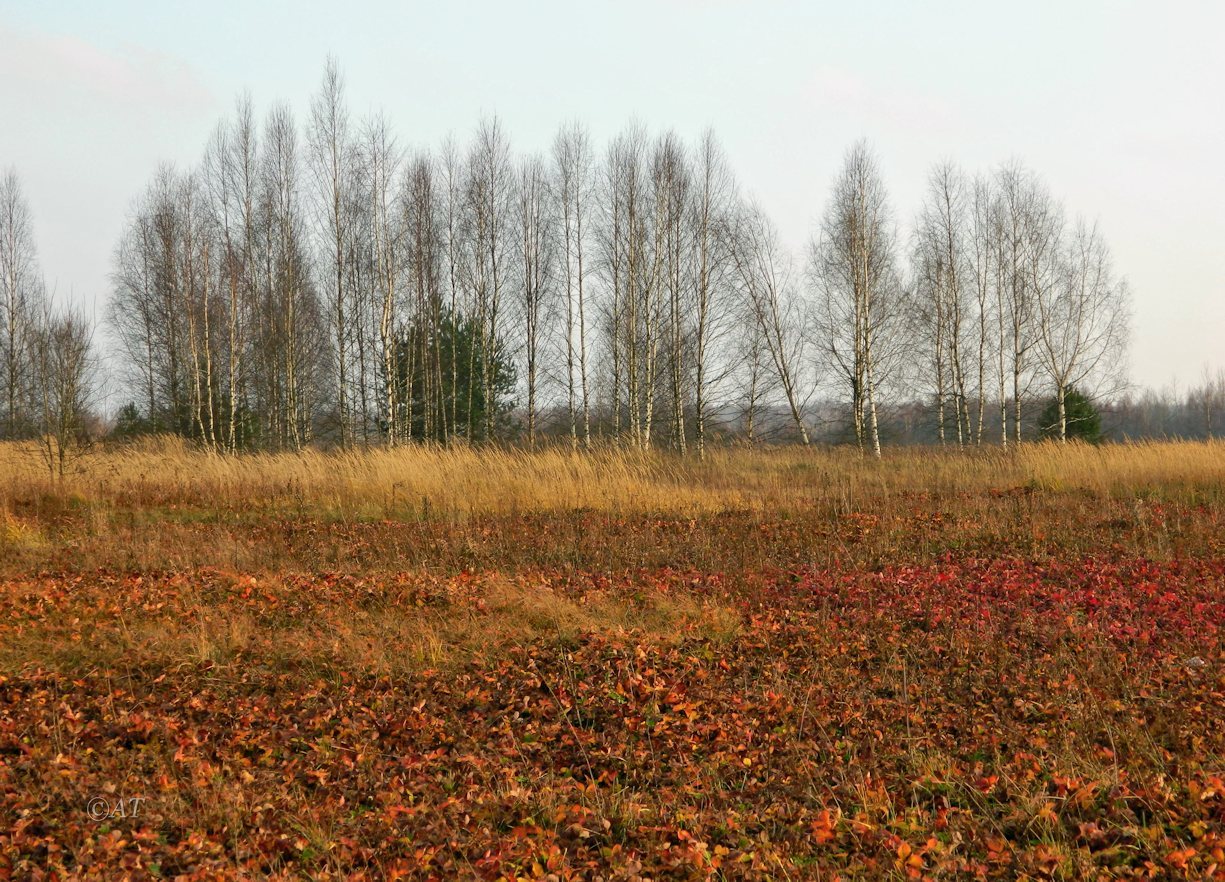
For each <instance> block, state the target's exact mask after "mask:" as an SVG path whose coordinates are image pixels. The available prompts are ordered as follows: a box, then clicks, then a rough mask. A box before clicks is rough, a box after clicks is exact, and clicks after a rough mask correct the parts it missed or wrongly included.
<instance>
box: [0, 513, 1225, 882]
mask: <svg viewBox="0 0 1225 882" xmlns="http://www.w3.org/2000/svg"><path fill="white" fill-rule="evenodd" d="M971 509H972V510H973V514H972V515H971V514H967V512H969V511H970V510H971ZM159 519H160V521H159V523H158V524H156V525H146V526H142V525H141V524H140V523H139V520H138V519H137V518H136V517H135V516H133V517H132V518H131V519H130V520H129V521H125V520H124V518H123V517H116V518H114V519H112V521H111V522H109V523H108V525H107V526H106V528H105V529H92V528H91V527H90V525H89V523H88V522H87V519H86V518H84V517H83V516H81V515H80V514H74V513H73V512H71V511H63V512H54V513H51V514H48V513H46V512H43V513H42V514H39V513H37V512H35V513H33V514H30V515H29V516H28V517H27V520H26V522H27V523H30V524H40V525H41V526H40V527H39V529H40V530H41V533H40V539H39V541H38V542H30V543H27V545H26V547H25V548H24V549H23V550H21V551H20V553H14V554H13V555H12V556H11V557H10V558H9V560H8V561H7V562H6V563H5V564H4V566H3V569H2V570H0V578H2V579H3V589H2V591H0V878H14V879H50V878H58V879H66V878H90V879H106V880H112V879H120V878H132V879H141V878H187V879H217V878H233V879H249V878H369V879H393V878H407V879H440V880H442V879H456V878H475V879H488V880H495V879H606V880H612V879H625V880H631V879H657V880H662V879H826V880H828V879H836V878H842V879H855V878H897V879H906V878H911V879H924V878H930V879H1014V878H1034V879H1042V878H1064V879H1071V878H1114V877H1120V878H1137V879H1166V878H1186V879H1203V878H1214V877H1218V878H1219V877H1225V759H1223V758H1225V637H1223V634H1222V626H1223V625H1225V539H1223V536H1222V532H1223V531H1222V526H1223V525H1222V519H1221V500H1220V496H1219V495H1217V496H1211V497H1209V498H1207V500H1205V498H1204V497H1203V496H1200V497H1199V498H1197V499H1190V500H1189V499H1183V500H1168V499H1167V500H1164V501H1160V502H1157V501H1153V500H1151V499H1142V498H1140V497H1139V496H1137V497H1134V498H1099V497H1092V496H1086V495H1085V494H1077V493H1073V492H1062V491H1060V492H1054V491H1051V492H1046V493H1035V494H1031V493H1029V492H1028V491H1026V492H1024V493H1012V492H1007V493H1004V492H994V493H993V492H988V491H984V492H983V493H982V494H981V495H980V496H976V497H973V498H970V497H958V498H942V497H939V496H932V495H917V496H915V497H913V498H911V499H909V500H908V501H906V502H905V503H904V504H903V503H899V501H898V500H897V499H892V500H889V501H888V503H887V504H885V503H884V502H882V503H881V504H879V505H875V506H874V505H873V504H871V503H865V504H864V505H863V506H862V508H856V509H855V510H853V511H843V512H833V511H826V510H818V509H816V508H814V509H812V510H803V509H799V508H797V509H795V510H791V511H788V512H785V513H784V512H780V513H777V514H773V515H771V514H763V513H762V512H734V511H729V512H724V513H712V514H705V515H698V516H695V517H676V516H659V515H650V514H640V515H633V514H631V515H621V514H618V515H614V514H610V513H599V512H592V511H586V512H583V511H573V512H566V513H553V514H517V515H504V514H499V515H496V516H495V515H491V516H488V517H483V518H472V519H466V520H463V521H462V522H461V521H448V522H430V521H428V520H420V519H419V520H414V521H403V522H399V521H395V520H368V521H361V522H356V521H350V522H345V521H339V520H334V519H321V518H317V517H312V516H310V515H306V514H301V515H293V516H289V515H284V514H282V515H278V516H277V517H275V518H274V517H272V516H268V517H254V518H245V519H243V518H236V517H235V518H215V519H209V518H204V517H199V516H193V517H187V516H176V515H174V514H167V513H166V512H162V513H160V515H159Z"/></svg>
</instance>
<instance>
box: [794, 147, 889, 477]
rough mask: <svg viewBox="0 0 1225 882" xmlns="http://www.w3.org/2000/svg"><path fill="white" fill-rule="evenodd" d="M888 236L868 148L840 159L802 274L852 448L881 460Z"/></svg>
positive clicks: (875, 168) (884, 208)
mask: <svg viewBox="0 0 1225 882" xmlns="http://www.w3.org/2000/svg"><path fill="white" fill-rule="evenodd" d="M894 239H895V233H894V228H893V220H892V217H891V215H890V211H889V203H888V199H887V196H886V193H885V187H884V183H883V182H882V181H881V177H880V170H879V168H878V166H877V163H876V158H875V156H873V154H872V152H871V150H870V149H869V147H868V145H867V143H866V142H864V141H860V142H858V143H857V144H855V146H853V147H852V148H851V150H850V151H849V152H848V153H847V156H846V162H845V164H844V166H843V170H842V172H841V174H840V175H839V176H838V178H837V179H836V180H835V182H834V191H833V196H832V198H831V200H830V204H829V207H828V208H827V209H826V213H825V218H824V221H823V223H822V227H821V235H820V238H819V239H818V240H816V241H814V242H813V243H812V246H811V249H810V258H809V274H810V278H811V279H812V281H813V282H814V283H815V287H816V290H817V305H816V306H817V323H816V333H817V340H818V345H819V346H820V347H821V348H822V350H823V352H824V355H825V360H826V362H827V364H828V366H829V367H830V368H831V369H832V370H833V371H834V372H835V373H836V374H837V375H838V376H839V377H841V378H842V379H843V382H845V384H846V385H847V387H848V389H849V392H850V396H851V410H852V419H853V423H854V428H855V441H856V443H857V444H858V445H859V448H860V450H863V449H864V447H865V446H866V445H869V444H870V445H871V448H872V452H873V453H874V454H876V455H877V456H880V428H879V424H880V420H879V413H878V392H879V390H880V386H881V383H882V380H883V379H884V376H885V373H886V369H887V365H888V356H890V355H892V354H893V349H894V347H895V346H896V344H897V342H898V340H897V338H896V336H893V335H894V334H895V333H896V327H897V321H898V317H899V315H898V313H899V302H898V301H899V290H900V287H899V280H898V276H897V270H896V266H895V253H894V252H895V243H894Z"/></svg>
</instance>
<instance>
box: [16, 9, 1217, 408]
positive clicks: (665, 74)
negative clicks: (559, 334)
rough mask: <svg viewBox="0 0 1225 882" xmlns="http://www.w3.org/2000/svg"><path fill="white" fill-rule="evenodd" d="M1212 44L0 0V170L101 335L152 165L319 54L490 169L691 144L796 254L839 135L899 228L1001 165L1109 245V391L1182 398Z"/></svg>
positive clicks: (852, 24)
mask: <svg viewBox="0 0 1225 882" xmlns="http://www.w3.org/2000/svg"><path fill="white" fill-rule="evenodd" d="M1223 37H1225V3H1222V2H1220V0H1166V2H1161V3H1157V2H1151V0H1150V2H1125V0H1114V2H1107V0H1062V2H1045V0H1036V2H1034V0H1031V2H1028V3H1002V2H985V0H977V2H941V0H932V2H929V3H913V2H883V0H882V2H869V0H865V2H858V3H847V2H838V3H819V2H772V0H756V2H747V0H746V2H738V0H707V2H699V0H655V2H627V0H620V2H532V0H521V2H518V3H507V2H462V0H456V2H445V3H443V2H438V3H428V4H427V3H416V2H380V3H365V2H358V0H349V2H344V3H338V2H334V0H333V2H329V3H313V2H302V0H299V2H265V3H258V2H254V0H247V2H229V0H212V2H209V3H193V4H187V3H181V2H167V0H162V2H158V3H153V2H147V3H137V2H124V0H108V2H106V3H98V2H96V0H95V2H78V0H56V2H45V0H30V2H15V0H0V170H3V169H6V168H9V167H12V168H15V169H16V170H17V172H18V174H19V176H20V178H21V180H22V182H23V185H24V189H25V193H26V196H27V199H28V200H29V202H30V204H31V208H32V210H33V212H34V215H35V230H36V234H37V238H38V245H39V251H40V255H41V261H42V266H43V270H44V273H45V275H46V277H47V280H48V283H49V285H50V286H51V287H52V288H53V289H54V291H55V292H56V294H57V296H60V297H65V298H70V299H72V300H74V301H76V302H78V303H81V304H83V305H85V306H86V308H87V309H89V310H92V311H93V312H94V314H95V315H97V316H98V317H101V315H102V312H103V308H104V304H105V302H106V298H107V296H108V289H109V281H108V275H109V272H110V267H111V261H112V254H113V251H114V247H115V243H116V242H117V241H118V238H119V235H120V231H121V228H122V226H123V224H124V222H125V218H126V216H127V214H128V212H129V210H130V208H131V205H132V202H133V200H134V199H135V197H136V196H137V195H138V194H139V193H140V192H141V191H142V189H143V188H144V187H145V185H146V184H147V182H148V181H149V179H150V178H151V177H152V175H153V173H154V171H155V170H156V168H157V166H158V164H159V163H162V162H169V163H173V164H175V165H176V166H178V167H180V168H188V167H191V166H194V165H195V164H196V163H197V162H198V161H199V158H200V156H201V154H202V151H203V149H204V145H205V142H206V139H207V138H208V136H209V134H210V133H211V131H212V129H213V128H214V127H215V125H216V124H217V122H218V121H219V120H220V119H221V118H222V117H224V116H225V115H227V114H228V113H229V112H230V110H231V109H232V107H233V104H234V99H235V97H236V96H237V95H238V94H239V93H241V92H243V91H244V90H248V91H249V92H250V93H251V95H252V97H253V99H254V102H255V105H256V109H257V111H263V110H266V109H267V108H268V107H269V106H270V105H271V104H272V103H273V102H275V101H286V102H288V103H289V104H290V105H291V106H292V108H293V109H294V110H295V112H296V113H297V114H298V116H299V118H301V117H303V116H304V115H305V112H306V109H307V106H308V102H309V100H310V96H311V94H312V93H313V92H314V91H315V90H316V89H317V88H318V85H319V82H320V79H321V77H322V73H323V67H324V64H325V62H326V59H327V57H328V55H329V54H331V55H335V56H336V58H337V59H338V61H339V63H340V65H341V69H342V71H343V73H344V76H345V80H346V87H347V90H348V95H349V100H350V105H351V109H352V112H353V115H354V116H355V117H361V116H364V115H367V114H371V113H376V112H382V113H384V114H385V116H386V117H387V119H388V120H389V121H390V123H391V124H392V126H393V128H394V129H395V130H396V133H397V135H398V138H399V140H400V142H401V143H403V144H405V145H409V146H413V147H432V146H436V145H438V144H439V143H440V142H441V141H442V139H443V138H444V137H445V136H446V135H448V134H449V133H454V134H456V135H457V136H458V137H460V138H464V137H466V136H467V135H468V134H469V133H470V132H471V131H472V130H473V129H474V128H475V126H476V124H477V122H478V121H479V120H480V118H481V117H482V116H483V115H490V114H497V115H498V116H499V117H500V118H501V120H502V122H503V123H504V124H505V127H506V130H507V131H508V133H509V134H510V137H511V140H512V145H513V146H514V148H515V149H516V150H518V151H535V150H544V149H546V148H547V147H548V144H549V142H550V141H551V139H552V137H553V134H554V133H555V131H556V129H557V127H558V125H559V124H561V123H562V122H564V121H567V120H571V119H579V120H582V121H583V122H585V123H586V124H587V125H588V127H589V128H590V130H591V133H592V135H593V137H594V138H595V139H596V141H597V143H599V144H602V143H604V142H605V141H606V140H607V139H608V138H609V137H611V136H612V135H613V134H615V133H616V132H617V131H618V130H620V129H621V128H623V127H624V126H625V125H626V124H627V123H629V122H631V121H638V122H641V123H643V124H645V125H646V126H648V127H649V128H650V129H652V130H654V131H659V130H663V129H668V128H671V129H674V130H676V132H677V133H678V134H680V135H681V136H682V137H685V138H688V139H690V140H691V141H695V140H696V139H697V137H698V136H699V135H700V133H701V132H702V131H703V130H704V129H705V128H707V127H713V128H714V130H715V132H716V133H717V134H718V136H719V138H720V140H721V141H722V143H723V145H724V148H725V149H726V151H727V154H728V158H729V160H730V162H731V165H732V168H733V169H734V170H735V172H736V174H737V177H738V179H739V182H740V185H741V187H742V189H743V190H744V191H746V192H747V193H749V194H751V195H752V196H754V197H755V198H756V199H757V200H758V201H759V202H760V203H761V204H762V205H763V207H764V208H765V209H766V210H767V212H768V213H769V214H770V215H771V217H772V218H773V219H774V220H775V222H776V223H777V224H778V226H779V228H780V231H781V233H782V236H783V238H784V241H785V242H786V243H787V244H788V245H789V246H790V247H791V248H792V249H793V251H794V252H795V253H796V255H797V258H798V256H799V255H801V254H802V252H803V248H804V246H805V243H806V242H807V240H808V238H809V236H810V235H811V233H812V231H813V229H814V228H815V226H816V224H817V222H818V220H819V218H820V216H821V213H822V211H823V209H824V205H825V202H826V199H827V197H828V195H829V191H830V187H831V184H832V180H833V177H834V175H835V173H836V172H837V171H838V168H839V166H840V163H841V161H842V158H843V155H844V154H845V152H846V150H847V148H848V147H849V146H850V145H851V144H852V143H853V142H854V141H856V140H857V139H859V138H867V139H868V140H869V141H870V142H871V144H872V145H873V147H874V149H875V150H876V152H877V154H878V156H879V159H880V163H881V167H882V171H883V173H884V175H885V181H886V184H887V186H888V188H889V192H890V194H891V197H892V202H893V206H894V210H895V214H896V217H897V221H898V223H899V227H900V228H901V230H902V231H903V233H905V232H906V231H907V230H908V228H909V227H910V226H911V225H912V222H913V218H914V217H915V215H916V214H917V212H918V210H919V207H920V204H921V200H922V197H923V190H924V187H925V181H926V177H927V174H928V173H929V171H930V168H931V166H932V165H933V164H934V163H936V162H938V161H942V160H953V161H955V162H957V163H958V164H960V165H961V166H962V167H963V168H964V169H965V170H966V171H967V172H969V173H973V172H977V171H986V170H989V169H991V168H992V167H993V166H995V165H998V164H999V163H1000V162H1002V161H1006V160H1012V159H1018V160H1021V161H1022V162H1024V163H1025V164H1026V165H1028V166H1030V167H1031V168H1033V169H1034V170H1035V171H1037V172H1038V173H1039V174H1040V175H1042V176H1043V177H1044V178H1045V180H1046V181H1047V183H1048V185H1049V186H1050V189H1051V190H1052V192H1053V193H1054V194H1055V195H1056V196H1058V197H1060V198H1061V199H1062V200H1063V202H1064V203H1065V205H1066V207H1067V210H1068V212H1069V214H1070V215H1071V216H1073V217H1075V216H1077V215H1081V216H1084V217H1085V218H1086V219H1088V220H1091V221H1094V220H1095V221H1097V222H1098V223H1099V225H1100V228H1101V229H1102V231H1103V232H1104V234H1105V236H1106V238H1107V240H1108V241H1109V242H1110V244H1111V246H1112V248H1113V252H1114V260H1115V267H1116V270H1117V271H1118V272H1119V273H1120V274H1121V275H1123V276H1125V277H1126V278H1127V279H1128V281H1129V283H1130V286H1131V289H1132V292H1133V315H1134V319H1133V344H1132V350H1131V359H1130V368H1131V377H1132V379H1133V380H1134V381H1135V382H1136V383H1138V384H1143V385H1149V386H1154V387H1168V386H1169V385H1170V384H1172V383H1175V382H1177V383H1178V388H1180V389H1185V388H1186V387H1187V386H1188V385H1194V384H1195V383H1196V382H1197V381H1198V380H1199V379H1200V377H1201V375H1202V372H1203V370H1204V368H1205V367H1206V366H1209V365H1211V366H1213V367H1221V368H1225V165H1223V162H1225V103H1223V101H1225V98H1223V97H1222V96H1223V95H1225V51H1222V49H1221V46H1222V42H1221V41H1222V38H1223Z"/></svg>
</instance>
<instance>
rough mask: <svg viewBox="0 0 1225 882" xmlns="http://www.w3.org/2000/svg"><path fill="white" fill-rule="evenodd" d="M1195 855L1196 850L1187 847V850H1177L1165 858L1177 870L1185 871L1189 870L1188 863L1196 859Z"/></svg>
mask: <svg viewBox="0 0 1225 882" xmlns="http://www.w3.org/2000/svg"><path fill="white" fill-rule="evenodd" d="M1195 855H1196V851H1195V849H1194V848H1192V847H1191V846H1187V847H1186V848H1180V849H1176V850H1174V851H1172V852H1170V853H1169V854H1167V855H1166V856H1165V861H1166V863H1167V864H1169V865H1170V866H1171V867H1174V868H1175V869H1178V870H1185V869H1186V868H1187V861H1189V860H1191V858H1193V857H1195Z"/></svg>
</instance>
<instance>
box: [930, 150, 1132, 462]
mask: <svg viewBox="0 0 1225 882" xmlns="http://www.w3.org/2000/svg"><path fill="white" fill-rule="evenodd" d="M912 261H913V283H912V284H913V304H914V309H913V310H912V313H911V315H912V320H913V322H914V328H913V332H912V335H911V337H912V339H915V340H917V341H918V342H919V343H920V344H921V345H922V347H923V350H922V351H923V355H924V359H923V362H922V363H921V364H920V367H921V373H920V376H921V377H922V385H923V386H924V387H925V388H927V390H928V391H929V394H931V395H932V396H933V397H934V400H935V405H936V420H937V425H938V432H939V438H940V441H941V442H942V443H943V442H945V441H946V440H953V439H954V438H955V440H956V442H957V443H958V444H968V443H975V444H977V443H981V442H982V440H983V439H984V437H986V436H987V435H988V434H989V432H990V431H991V430H989V429H988V428H987V420H988V415H987V413H988V409H989V405H992V404H993V405H994V407H996V408H997V411H996V415H995V416H994V417H992V419H993V420H995V422H996V431H997V434H996V437H997V438H998V439H999V441H1000V443H1002V444H1007V443H1008V441H1009V438H1010V437H1011V438H1012V439H1014V440H1016V441H1019V440H1021V437H1022V417H1021V414H1022V406H1023V404H1024V402H1025V401H1026V400H1027V398H1028V397H1029V396H1030V393H1031V391H1032V390H1033V389H1034V388H1035V387H1036V388H1037V389H1038V391H1039V392H1040V394H1042V395H1044V396H1045V395H1053V396H1054V397H1055V398H1056V400H1057V402H1058V414H1059V421H1058V426H1057V427H1056V428H1057V432H1056V433H1055V434H1057V435H1058V437H1060V438H1064V437H1066V436H1067V429H1068V427H1067V415H1066V410H1065V407H1064V404H1065V398H1066V396H1067V393H1068V391H1069V390H1070V389H1072V388H1081V387H1083V388H1085V389H1089V390H1092V391H1093V392H1094V393H1095V394H1097V395H1099V396H1101V395H1105V394H1109V393H1112V392H1115V391H1118V389H1119V387H1120V385H1121V382H1122V379H1123V376H1124V374H1123V370H1122V367H1123V366H1122V361H1123V359H1124V357H1125V355H1126V351H1127V342H1128V331H1129V318H1130V312H1129V298H1128V292H1127V286H1126V284H1125V282H1123V281H1121V280H1120V279H1118V278H1116V276H1115V274H1114V271H1113V267H1112V263H1111V256H1110V249H1109V247H1108V246H1107V244H1106V242H1105V241H1104V239H1103V238H1102V236H1101V233H1100V231H1099V230H1098V228H1097V227H1096V225H1093V224H1089V223H1086V222H1085V221H1083V220H1077V221H1075V222H1069V221H1068V219H1067V218H1066V215H1065V212H1064V210H1063V208H1062V206H1061V205H1060V204H1059V203H1058V202H1057V201H1056V200H1055V199H1053V198H1052V196H1051V195H1050V193H1049V192H1048V191H1047V190H1046V188H1045V186H1044V185H1043V184H1042V182H1041V181H1040V180H1039V179H1038V178H1037V176H1035V175H1034V174H1033V173H1032V172H1031V171H1029V170H1027V169H1025V168H1024V167H1022V166H1020V165H1019V164H1015V163H1012V164H1008V165H1005V166H1002V167H1001V168H999V169H998V170H996V171H995V172H994V173H993V174H990V175H981V176H978V177H976V178H973V179H969V178H967V177H966V176H965V175H964V174H963V173H962V172H961V171H960V170H959V169H958V168H957V167H956V166H954V165H952V164H949V163H944V164H940V165H938V166H937V167H936V168H935V169H934V170H933V171H932V173H931V176H930V178H929V181H928V189H927V196H926V199H925V202H924V206H923V209H922V212H921V215H920V217H919V220H918V222H917V224H916V230H915V235H914V243H913V257H912ZM1010 402H1011V411H1012V412H1011V423H1010V413H1009V403H1010Z"/></svg>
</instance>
